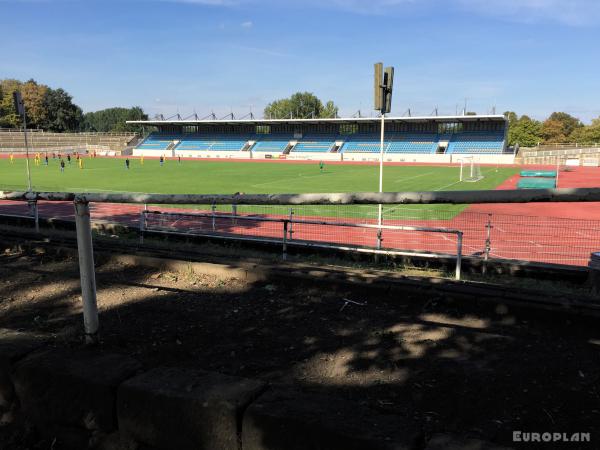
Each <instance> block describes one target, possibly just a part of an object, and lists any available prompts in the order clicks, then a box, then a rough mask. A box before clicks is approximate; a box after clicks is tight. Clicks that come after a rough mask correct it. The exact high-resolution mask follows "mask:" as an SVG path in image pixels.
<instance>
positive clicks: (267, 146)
mask: <svg viewBox="0 0 600 450" xmlns="http://www.w3.org/2000/svg"><path fill="white" fill-rule="evenodd" d="M255 139H256V144H254V147H252V151H253V152H273V153H281V152H283V151H284V150H285V149H286V147H287V146H288V144H289V143H290V141H292V140H293V139H294V136H293V135H291V134H258V135H256V136H255Z"/></svg>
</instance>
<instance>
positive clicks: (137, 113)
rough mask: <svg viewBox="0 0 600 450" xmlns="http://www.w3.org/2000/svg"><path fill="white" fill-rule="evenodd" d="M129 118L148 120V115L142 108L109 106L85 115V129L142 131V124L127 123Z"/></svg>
mask: <svg viewBox="0 0 600 450" xmlns="http://www.w3.org/2000/svg"><path fill="white" fill-rule="evenodd" d="M127 120H148V115H147V114H145V113H144V111H143V110H142V108H140V107H139V106H134V107H133V108H108V109H103V110H101V111H96V112H89V113H86V114H85V115H84V116H83V129H84V131H100V132H109V131H112V132H126V131H131V132H138V133H140V132H141V131H142V127H141V125H131V124H127V123H125V122H126V121H127Z"/></svg>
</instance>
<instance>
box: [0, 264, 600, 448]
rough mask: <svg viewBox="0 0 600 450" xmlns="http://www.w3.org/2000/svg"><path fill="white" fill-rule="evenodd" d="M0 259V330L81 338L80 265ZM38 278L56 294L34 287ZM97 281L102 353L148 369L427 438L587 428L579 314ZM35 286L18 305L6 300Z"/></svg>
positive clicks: (164, 278)
mask: <svg viewBox="0 0 600 450" xmlns="http://www.w3.org/2000/svg"><path fill="white" fill-rule="evenodd" d="M2 258H3V257H0V280H2V282H3V283H6V281H7V280H10V279H11V276H12V275H11V274H14V273H15V272H14V271H15V270H18V271H19V274H20V275H19V276H23V277H24V278H22V281H21V282H19V283H15V284H12V283H11V284H10V285H6V284H3V285H1V287H2V290H1V294H0V297H1V299H0V304H1V305H2V307H3V308H2V311H3V312H2V314H1V315H0V327H3V328H10V329H15V330H17V329H22V330H35V331H41V332H46V333H49V334H50V335H52V336H55V337H54V338H53V339H54V341H53V342H55V343H56V342H57V343H60V345H68V346H72V347H77V346H79V345H81V321H82V319H81V305H80V302H79V301H78V295H79V293H78V284H77V283H78V271H77V266H76V260H71V261H69V262H67V263H66V266H64V267H63V266H60V267H62V268H61V270H57V269H56V267H55V266H53V265H52V264H51V263H48V265H47V266H46V265H45V264H42V266H40V265H39V262H40V257H30V258H28V259H27V260H23V261H19V260H18V259H17V260H15V259H8V260H4V259H2ZM67 266H68V267H67ZM22 274H25V275H22ZM40 277H41V278H40ZM48 283H52V284H53V285H62V286H64V287H65V288H64V289H61V290H56V289H47V290H44V289H41V287H40V286H43V285H44V284H48ZM97 284H98V289H99V290H98V300H99V307H100V323H101V343H100V345H99V351H106V352H117V353H125V354H128V355H131V356H133V357H135V358H136V359H138V360H139V361H141V362H142V364H143V365H144V367H145V368H151V367H155V366H159V365H167V366H184V367H191V368H201V369H205V370H212V371H217V372H222V373H226V374H231V375H238V376H244V377H251V378H260V379H263V380H266V381H268V382H269V383H271V384H273V385H278V386H290V387H294V388H296V389H300V390H301V391H303V392H309V393H310V392H312V393H319V394H324V395H328V396H334V397H339V398H344V399H346V400H347V401H349V402H351V403H353V404H354V405H356V408H361V409H366V410H369V411H374V412H377V413H379V414H384V415H389V416H393V417H400V418H402V420H404V421H406V422H407V423H411V424H413V425H414V426H415V427H416V428H418V429H419V430H421V431H422V433H423V434H424V436H425V437H426V438H427V437H429V436H431V435H432V434H434V433H438V432H452V433H457V434H460V435H469V436H474V437H479V438H482V439H485V440H490V441H494V442H498V443H500V444H505V445H513V444H512V431H513V430H526V431H527V430H531V431H560V432H587V431H589V432H592V434H593V433H594V431H596V430H597V424H598V419H599V418H600V415H599V412H598V404H599V401H600V397H599V393H600V331H598V328H597V324H595V323H594V321H592V320H589V319H586V318H583V317H576V316H565V315H562V314H559V313H552V312H540V311H539V310H534V309H527V308H522V307H521V308H518V307H514V306H511V307H508V306H505V305H497V304H492V303H486V302H484V301H476V300H473V299H471V300H468V301H467V300H465V299H464V298H460V297H458V296H457V297H453V296H451V295H447V294H444V295H441V294H436V293H435V291H429V292H426V291H423V292H419V291H415V290H408V289H407V290H400V289H389V290H386V289H373V288H367V287H357V286H355V285H347V284H340V283H331V282H327V281H315V280H299V279H293V278H288V279H285V280H277V279H271V280H267V281H262V282H254V283H248V282H244V281H240V280H219V279H217V278H215V277H206V276H194V275H192V274H169V273H161V274H159V273H158V272H157V271H156V270H148V269H144V268H140V267H123V266H119V265H114V264H110V263H108V264H106V265H99V267H98V268H97ZM31 292H35V293H36V294H35V297H34V298H33V299H32V300H30V305H29V306H28V307H27V308H16V309H14V308H9V307H8V308H7V307H6V306H7V305H10V303H11V300H10V298H12V299H15V298H28V296H29V295H30V293H31ZM13 301H14V300H13ZM36 318H37V319H36ZM264 439H265V443H266V444H268V440H269V436H268V435H265V436H264Z"/></svg>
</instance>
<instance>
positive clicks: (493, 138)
mask: <svg viewBox="0 0 600 450" xmlns="http://www.w3.org/2000/svg"><path fill="white" fill-rule="evenodd" d="M503 149H504V133H503V132H464V133H456V134H453V135H452V137H451V139H450V142H449V144H448V149H447V151H446V153H449V154H473V153H476V154H498V153H502V151H503Z"/></svg>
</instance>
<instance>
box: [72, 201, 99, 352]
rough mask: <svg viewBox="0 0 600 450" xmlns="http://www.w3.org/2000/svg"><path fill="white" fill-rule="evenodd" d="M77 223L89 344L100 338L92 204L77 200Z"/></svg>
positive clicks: (84, 322) (84, 320) (80, 269)
mask: <svg viewBox="0 0 600 450" xmlns="http://www.w3.org/2000/svg"><path fill="white" fill-rule="evenodd" d="M75 225H76V228H77V251H78V253H79V276H80V279H81V297H82V299H83V327H84V331H85V341H86V343H88V344H93V343H96V342H97V340H98V306H97V304H96V273H95V271H94V250H93V247H92V228H91V223H90V205H89V203H88V202H79V201H77V200H76V201H75Z"/></svg>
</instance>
